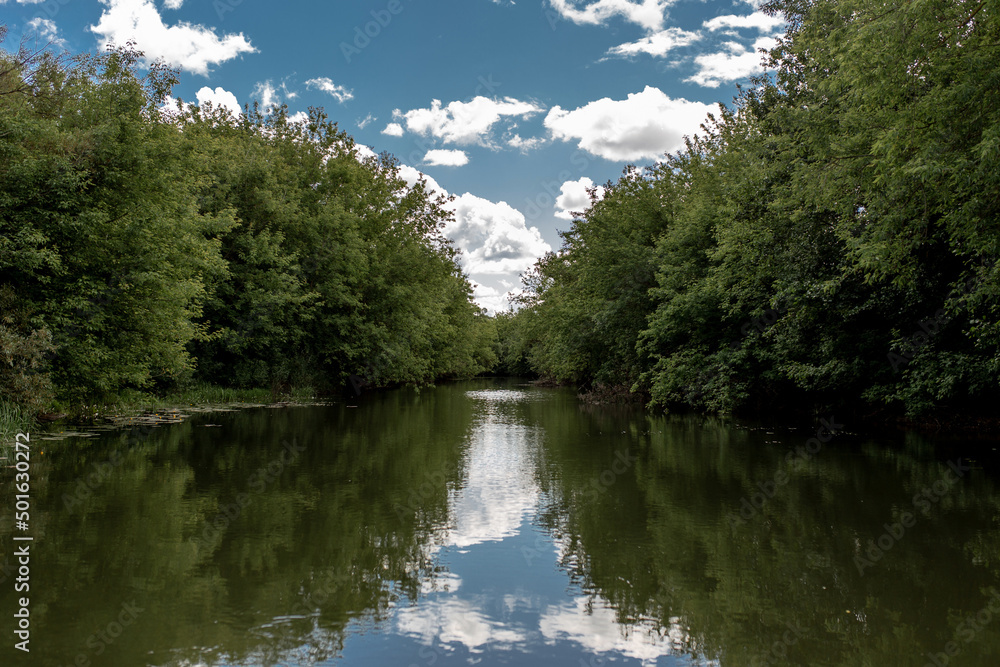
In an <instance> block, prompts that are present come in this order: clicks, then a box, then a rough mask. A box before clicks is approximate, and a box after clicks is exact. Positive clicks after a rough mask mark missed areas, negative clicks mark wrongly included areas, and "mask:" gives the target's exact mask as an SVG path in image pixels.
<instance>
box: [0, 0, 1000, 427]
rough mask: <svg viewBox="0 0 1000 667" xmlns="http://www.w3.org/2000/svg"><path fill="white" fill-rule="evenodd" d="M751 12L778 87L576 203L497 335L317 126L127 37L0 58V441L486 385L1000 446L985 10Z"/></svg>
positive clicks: (862, 7)
mask: <svg viewBox="0 0 1000 667" xmlns="http://www.w3.org/2000/svg"><path fill="white" fill-rule="evenodd" d="M761 9H762V11H765V12H767V13H769V14H771V15H777V16H781V17H782V18H784V20H785V21H786V25H787V30H786V33H785V34H784V36H783V37H782V39H780V40H779V42H778V44H777V46H776V47H775V48H774V49H773V50H772V51H771V52H770V53H769V54H768V55H767V56H766V58H765V60H766V61H767V64H768V70H769V73H768V74H767V75H766V76H762V77H758V78H754V79H752V80H751V81H750V82H749V84H748V85H747V86H746V87H745V88H743V89H741V92H740V94H739V96H738V97H737V98H736V99H735V100H734V101H733V103H732V104H731V105H729V106H725V107H721V106H720V111H719V113H717V114H716V115H714V116H711V117H709V119H708V120H707V121H706V123H705V124H704V126H703V128H702V132H701V133H700V134H699V135H698V136H696V137H692V138H689V139H687V140H686V145H685V148H684V149H683V150H680V151H678V152H677V153H676V154H671V155H667V156H665V157H664V158H663V160H662V161H660V162H658V163H657V164H655V165H652V166H649V167H645V168H640V167H637V166H633V165H629V166H628V167H626V168H625V170H624V172H623V174H622V176H621V178H620V179H619V180H618V181H617V182H610V181H609V182H608V183H607V184H605V185H604V186H603V187H602V188H600V189H598V188H594V189H593V190H592V192H591V206H590V207H589V208H588V209H587V210H586V211H584V212H582V213H580V214H579V215H578V216H577V218H576V219H575V220H574V221H573V223H572V225H571V227H570V229H569V230H567V231H564V232H561V236H562V239H563V246H562V248H560V249H559V250H558V251H556V252H553V253H550V254H548V255H546V256H545V257H542V258H541V259H540V260H539V261H538V262H537V264H536V265H535V266H534V267H533V268H532V269H531V270H530V271H528V272H527V273H525V274H524V275H523V276H522V280H523V283H524V288H523V290H522V292H521V293H520V295H519V296H517V297H516V299H515V304H514V305H516V306H517V310H514V309H513V308H512V309H511V310H510V311H508V312H502V313H498V314H496V315H495V316H492V317H491V316H488V315H487V314H486V312H485V311H484V310H482V309H481V308H479V307H478V306H477V305H476V304H475V303H474V302H473V300H472V286H471V284H470V282H469V279H468V277H467V276H466V275H465V274H464V273H463V271H462V268H461V264H460V262H459V259H460V257H459V252H458V250H457V249H456V248H455V247H454V246H453V244H452V243H451V242H450V241H449V240H448V239H447V238H445V237H444V235H443V233H442V229H443V228H444V227H445V225H446V224H447V223H448V222H449V221H450V220H452V215H453V213H452V212H451V211H450V209H449V208H448V207H447V200H446V199H445V198H443V197H441V196H439V195H437V194H436V193H434V192H433V191H431V192H429V191H428V190H427V187H426V182H425V181H424V180H419V181H416V182H412V181H408V180H406V179H405V178H403V174H402V170H401V165H400V164H399V162H398V161H397V160H396V159H395V158H393V157H392V156H390V155H388V154H382V155H380V156H377V157H366V156H365V154H364V153H363V152H362V151H360V150H359V149H358V148H357V147H356V146H355V144H354V142H353V139H352V138H351V137H350V136H348V135H347V134H346V133H344V132H343V131H341V130H340V129H338V127H337V125H336V123H333V122H331V121H330V120H329V119H328V118H327V116H326V114H325V112H324V111H323V110H322V109H311V110H310V112H309V114H308V117H307V118H306V119H305V120H301V119H298V118H292V117H290V116H289V114H288V110H287V108H285V107H280V108H274V109H268V110H266V112H262V110H260V109H259V108H258V107H257V106H256V105H255V106H253V107H252V108H250V107H248V108H247V109H246V111H245V113H244V114H242V115H234V114H232V113H230V112H229V111H227V110H225V109H215V108H212V107H211V106H206V107H205V108H199V107H197V106H193V105H186V104H183V103H182V102H181V101H179V100H173V98H171V97H170V94H171V91H172V88H173V86H174V84H176V83H177V76H176V73H174V72H172V71H171V70H169V69H166V68H164V67H162V66H160V65H158V64H155V63H154V64H152V65H144V64H143V60H142V54H141V52H139V51H137V50H135V48H134V45H127V46H125V47H118V48H115V49H111V50H109V51H108V52H107V53H105V54H102V55H90V54H86V55H82V56H77V57H73V58H70V57H68V56H65V55H64V56H59V55H55V54H52V53H50V52H48V51H45V50H41V51H28V50H26V49H25V48H23V47H17V50H16V52H14V51H11V50H10V49H8V50H6V51H4V50H0V155H2V160H0V430H2V429H4V428H7V429H9V428H14V427H16V426H17V425H19V424H25V423H28V422H29V421H30V420H31V419H32V418H33V416H34V415H37V414H41V413H55V414H61V413H67V414H73V415H76V414H78V413H80V412H82V408H81V406H86V405H91V406H92V405H94V404H95V403H96V404H98V405H110V404H115V403H116V402H121V403H122V404H123V405H132V404H133V403H129V401H135V404H138V403H141V402H142V401H147V400H151V399H147V398H139V397H145V396H149V397H156V396H160V397H166V396H171V395H178V396H182V395H184V392H185V391H195V392H197V391H201V392H203V394H204V395H205V396H208V395H212V394H213V392H225V391H234V392H241V391H245V392H251V394H253V392H265V393H266V394H267V395H269V396H270V395H283V394H288V393H290V392H294V391H296V390H295V389H294V388H296V387H309V388H310V389H309V391H310V394H311V395H333V394H335V393H337V392H340V391H343V390H344V389H345V388H348V389H353V390H354V391H362V390H372V389H380V388H387V387H394V386H418V387H419V386H428V385H433V384H434V383H436V382H440V381H447V380H451V379H460V378H468V377H474V376H478V375H484V374H492V375H499V376H503V375H516V376H533V377H537V378H540V381H539V382H540V383H541V384H546V383H547V384H550V385H573V386H575V387H576V388H577V389H578V391H579V394H580V397H581V400H583V401H586V402H590V403H595V404H625V403H639V404H643V405H645V406H646V407H647V408H650V409H655V410H665V411H699V412H703V413H725V414H733V415H737V416H740V415H763V414H767V415H772V414H774V415H777V414H800V415H830V414H836V415H837V416H838V418H841V419H842V420H843V419H847V418H848V416H850V417H853V418H854V419H855V420H856V421H855V422H852V423H861V422H871V423H883V424H903V425H908V426H909V427H913V428H922V429H930V430H935V429H956V430H967V431H969V432H978V433H994V432H997V431H1000V416H998V415H997V410H996V406H997V405H998V404H1000V264H998V260H1000V197H997V196H996V193H998V192H1000V67H998V66H997V64H996V63H997V62H1000V60H998V58H997V56H998V50H1000V47H998V44H1000V16H998V15H997V13H996V8H995V7H992V6H988V5H987V3H982V2H975V1H964V0H963V1H960V2H955V1H954V0H932V1H930V2H922V3H909V2H903V1H902V0H892V1H891V2H889V3H888V4H886V3H885V2H882V1H878V2H876V1H875V0H826V1H824V2H800V1H798V0H770V1H769V2H764V3H763V4H762V7H761ZM4 33H5V28H3V27H2V26H0V42H2V39H3V36H4ZM226 387H231V388H233V389H231V390H230V389H225V388H226ZM259 387H265V388H269V389H255V388H259ZM185 388H186V389H185ZM298 391H305V390H298ZM254 395H255V394H254ZM130 397H131V398H130ZM191 402H198V401H191Z"/></svg>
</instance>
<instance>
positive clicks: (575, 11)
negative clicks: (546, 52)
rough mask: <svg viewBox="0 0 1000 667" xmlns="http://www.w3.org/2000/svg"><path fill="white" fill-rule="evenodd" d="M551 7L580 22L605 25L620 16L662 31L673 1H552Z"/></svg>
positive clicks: (649, 28)
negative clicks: (668, 8)
mask: <svg viewBox="0 0 1000 667" xmlns="http://www.w3.org/2000/svg"><path fill="white" fill-rule="evenodd" d="M549 2H550V3H551V5H552V8H553V9H554V10H555V11H556V12H558V13H559V15H560V16H562V17H563V18H565V19H568V20H570V21H572V22H573V23H577V24H589V25H602V24H605V23H607V22H608V20H609V19H611V18H613V17H616V16H620V17H622V18H623V19H625V20H626V21H629V22H631V23H636V24H638V25H640V26H642V27H643V28H645V29H646V30H649V31H654V30H662V29H663V20H664V16H665V15H666V11H667V7H669V6H670V5H672V4H673V2H674V0H640V1H639V2H632V1H631V0H597V2H587V1H586V0H582V1H581V0H549Z"/></svg>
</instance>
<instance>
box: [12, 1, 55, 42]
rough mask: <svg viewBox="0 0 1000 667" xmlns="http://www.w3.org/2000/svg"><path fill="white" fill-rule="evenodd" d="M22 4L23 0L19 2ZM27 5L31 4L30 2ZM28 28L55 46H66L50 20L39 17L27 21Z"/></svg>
mask: <svg viewBox="0 0 1000 667" xmlns="http://www.w3.org/2000/svg"><path fill="white" fill-rule="evenodd" d="M20 1H21V2H24V0H20ZM27 4H32V3H31V2H29V3H27ZM28 28H29V29H31V30H34V31H35V32H36V33H37V34H38V36H39V37H41V38H42V39H44V40H48V41H50V42H52V43H53V44H54V45H55V46H58V47H60V48H61V47H64V46H66V40H65V39H63V38H62V37H60V36H59V28H57V27H56V24H55V22H54V21H52V20H51V19H43V18H41V17H36V18H33V19H31V20H30V21H28Z"/></svg>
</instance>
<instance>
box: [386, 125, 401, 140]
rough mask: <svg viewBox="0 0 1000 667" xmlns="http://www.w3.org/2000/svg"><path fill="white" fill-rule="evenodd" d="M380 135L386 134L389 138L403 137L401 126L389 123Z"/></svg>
mask: <svg viewBox="0 0 1000 667" xmlns="http://www.w3.org/2000/svg"><path fill="white" fill-rule="evenodd" d="M382 134H388V135H389V136H390V137H401V136H403V126H402V125H400V124H399V123H389V124H388V125H386V126H385V129H384V130H382Z"/></svg>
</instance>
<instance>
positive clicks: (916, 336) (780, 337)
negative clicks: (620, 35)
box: [497, 0, 1000, 415]
mask: <svg viewBox="0 0 1000 667" xmlns="http://www.w3.org/2000/svg"><path fill="white" fill-rule="evenodd" d="M763 9H764V11H766V12H768V13H769V14H771V15H779V16H782V17H784V18H785V20H786V22H787V26H788V27H787V31H786V33H785V35H784V36H783V38H781V39H780V40H779V43H778V45H777V46H776V48H774V49H773V50H772V51H771V52H770V54H769V56H768V60H769V68H770V69H771V74H770V75H768V76H766V77H762V78H759V79H755V80H754V81H753V82H752V85H751V86H749V87H747V88H744V89H741V92H740V94H739V96H738V97H737V98H736V100H735V103H734V104H733V105H732V106H731V107H730V108H726V109H724V110H723V111H722V113H721V114H720V115H719V116H718V117H715V118H711V119H710V120H709V122H708V123H707V124H706V125H705V126H704V128H703V132H702V134H700V135H699V136H698V137H696V138H693V139H690V140H689V141H688V142H687V145H686V148H685V149H684V150H682V151H680V152H679V153H678V154H676V155H671V156H668V157H667V158H666V159H665V161H663V162H662V163H659V164H656V165H654V166H651V167H647V168H645V169H638V168H634V167H629V168H627V169H626V170H625V172H624V174H623V176H622V177H621V178H620V179H619V180H618V181H617V182H616V183H608V185H607V186H606V193H605V195H604V197H603V199H602V200H601V201H595V202H594V203H593V205H592V206H591V208H589V210H587V211H586V212H585V213H584V214H582V216H581V217H580V218H579V219H578V220H576V221H575V222H574V223H573V226H572V228H571V229H570V230H569V231H567V232H565V233H563V246H562V248H561V249H560V250H559V251H558V252H555V253H551V254H549V255H547V256H545V257H544V258H542V259H541V260H540V261H539V262H538V263H537V265H536V266H535V268H534V270H533V271H532V272H531V273H530V274H529V275H527V276H525V279H524V282H525V292H524V295H523V296H522V298H521V301H522V304H523V306H524V307H523V308H521V309H520V310H519V311H518V312H517V313H516V314H515V313H514V312H511V313H507V314H504V315H502V316H501V317H500V318H498V321H497V330H498V333H499V335H500V342H499V343H498V348H497V350H498V353H499V359H500V361H499V363H500V366H501V367H502V368H505V369H509V370H511V371H520V372H523V371H525V370H532V371H534V372H536V373H538V374H540V375H542V376H545V377H549V378H551V379H554V380H558V381H564V382H576V383H579V384H581V385H583V386H584V387H585V388H590V389H591V390H594V391H598V390H600V389H601V388H608V387H611V388H615V387H617V388H624V390H626V391H628V390H631V391H632V392H633V393H635V394H638V395H642V396H645V397H647V398H648V399H649V400H650V401H651V402H652V403H653V404H655V405H659V406H666V407H679V406H686V407H693V408H698V409H709V410H724V411H739V410H744V409H758V408H761V407H764V406H785V407H797V408H812V409H817V408H818V406H836V405H843V404H845V403H850V404H853V405H855V406H861V407H862V409H863V410H867V411H873V412H879V411H882V410H891V411H894V412H902V411H905V412H907V413H909V414H911V415H916V414H925V413H931V412H934V411H936V410H938V411H939V410H957V409H968V410H972V411H977V412H980V413H985V414H993V415H995V413H996V405H997V399H998V398H1000V269H998V267H997V259H998V257H1000V216H998V213H1000V20H998V19H1000V16H998V8H997V5H996V4H995V3H990V2H985V1H979V0H924V1H921V2H915V1H909V0H888V1H886V0H772V1H770V2H767V3H766V4H765V5H764V6H763ZM594 198H595V199H596V197H594ZM599 393H600V392H599V391H598V394H599Z"/></svg>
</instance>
